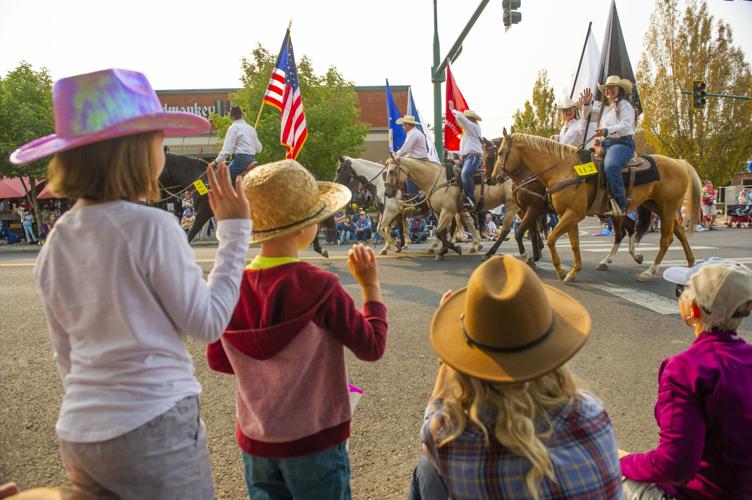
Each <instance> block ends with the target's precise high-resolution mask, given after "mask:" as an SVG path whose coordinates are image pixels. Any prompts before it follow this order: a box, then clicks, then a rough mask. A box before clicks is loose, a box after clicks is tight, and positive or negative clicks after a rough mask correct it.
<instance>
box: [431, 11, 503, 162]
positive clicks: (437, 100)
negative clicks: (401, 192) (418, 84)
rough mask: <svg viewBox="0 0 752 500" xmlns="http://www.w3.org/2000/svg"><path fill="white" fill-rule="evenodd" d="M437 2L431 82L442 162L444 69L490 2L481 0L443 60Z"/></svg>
mask: <svg viewBox="0 0 752 500" xmlns="http://www.w3.org/2000/svg"><path fill="white" fill-rule="evenodd" d="M436 1H437V0H433V67H432V68H431V81H432V82H433V132H434V144H435V145H436V153H437V154H438V155H439V159H440V160H441V161H443V160H444V138H443V136H442V135H443V133H444V132H443V126H442V124H443V120H442V115H441V82H443V81H444V80H446V76H444V69H445V68H446V65H447V62H448V61H450V60H451V61H454V59H455V58H456V57H457V55H459V53H460V51H461V50H462V42H463V41H464V40H465V37H466V36H467V34H468V33H470V29H471V28H472V27H473V25H474V24H475V21H476V20H477V19H478V17H479V16H480V14H481V12H483V9H485V8H486V5H488V2H489V0H481V2H480V5H478V8H477V9H475V12H474V13H473V15H472V17H471V18H470V20H469V21H468V22H467V24H466V25H465V28H464V29H463V30H462V33H460V36H459V37H458V38H457V41H456V42H454V45H452V48H451V49H449V53H448V54H447V56H446V57H445V58H444V60H443V61H442V60H441V53H440V50H439V16H438V12H437V8H436Z"/></svg>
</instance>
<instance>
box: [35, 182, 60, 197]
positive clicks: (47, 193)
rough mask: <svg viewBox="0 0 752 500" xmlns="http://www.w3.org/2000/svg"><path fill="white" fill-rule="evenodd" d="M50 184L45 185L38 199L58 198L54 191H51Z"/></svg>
mask: <svg viewBox="0 0 752 500" xmlns="http://www.w3.org/2000/svg"><path fill="white" fill-rule="evenodd" d="M48 186H49V184H45V185H44V189H42V191H41V192H40V193H39V194H38V195H37V199H39V200H49V199H52V198H56V196H55V195H54V194H52V193H50V190H49V188H48Z"/></svg>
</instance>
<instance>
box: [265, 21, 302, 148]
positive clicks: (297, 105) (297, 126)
mask: <svg viewBox="0 0 752 500" xmlns="http://www.w3.org/2000/svg"><path fill="white" fill-rule="evenodd" d="M264 102H266V103H268V104H270V105H272V106H274V107H275V108H277V109H278V110H280V112H281V113H282V116H281V123H280V129H279V142H280V143H281V144H282V145H283V146H286V147H287V156H286V158H291V159H295V158H297V156H298V153H299V152H300V149H301V148H302V147H303V144H304V143H305V141H306V139H307V138H308V129H307V127H306V120H305V113H304V112H303V100H302V98H301V97H300V84H299V82H298V70H297V68H296V67H295V56H294V55H293V51H292V40H290V31H289V30H288V31H287V34H286V35H285V41H284V42H282V50H280V51H279V57H277V64H276V65H275V67H274V71H272V76H271V78H270V79H269V86H268V87H267V88H266V94H264Z"/></svg>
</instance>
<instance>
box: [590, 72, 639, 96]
mask: <svg viewBox="0 0 752 500" xmlns="http://www.w3.org/2000/svg"><path fill="white" fill-rule="evenodd" d="M606 87H620V88H622V89H623V90H624V93H625V94H627V95H629V94H631V93H632V82H630V81H629V80H627V79H626V78H622V77H620V76H619V75H611V76H609V77H608V78H606V82H605V83H604V84H603V85H601V84H600V83H599V84H598V90H600V91H601V92H603V91H604V90H605V89H606Z"/></svg>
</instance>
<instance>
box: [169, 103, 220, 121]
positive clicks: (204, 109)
mask: <svg viewBox="0 0 752 500" xmlns="http://www.w3.org/2000/svg"><path fill="white" fill-rule="evenodd" d="M162 109H163V110H165V111H173V112H174V111H179V112H182V113H192V114H194V115H198V116H202V117H204V118H209V116H210V115H213V114H215V113H216V114H219V115H220V116H224V115H225V114H227V111H226V110H227V109H229V105H228V104H225V103H223V102H222V101H217V103H216V104H214V105H211V106H202V105H200V104H199V103H197V102H194V103H193V104H192V105H189V106H170V105H168V104H164V103H163V104H162Z"/></svg>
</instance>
